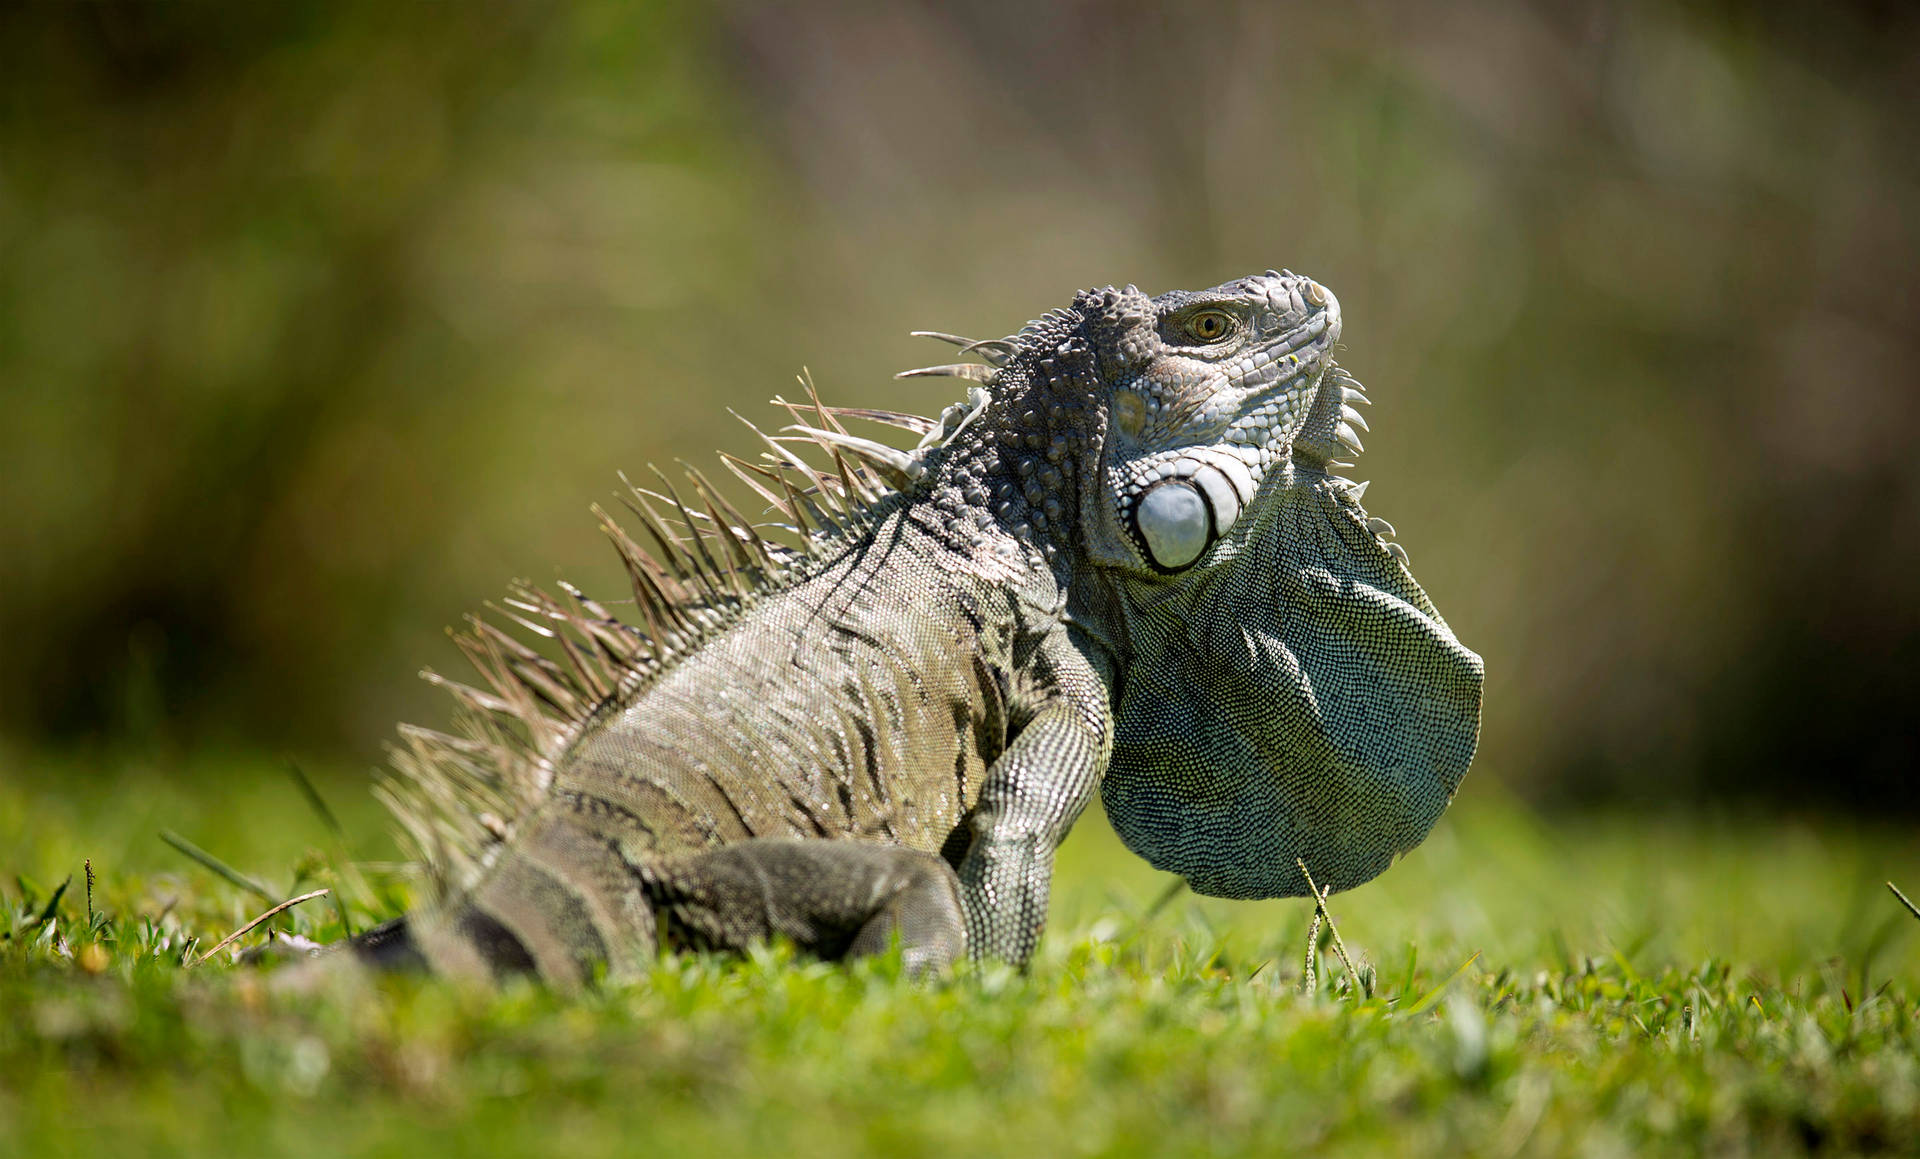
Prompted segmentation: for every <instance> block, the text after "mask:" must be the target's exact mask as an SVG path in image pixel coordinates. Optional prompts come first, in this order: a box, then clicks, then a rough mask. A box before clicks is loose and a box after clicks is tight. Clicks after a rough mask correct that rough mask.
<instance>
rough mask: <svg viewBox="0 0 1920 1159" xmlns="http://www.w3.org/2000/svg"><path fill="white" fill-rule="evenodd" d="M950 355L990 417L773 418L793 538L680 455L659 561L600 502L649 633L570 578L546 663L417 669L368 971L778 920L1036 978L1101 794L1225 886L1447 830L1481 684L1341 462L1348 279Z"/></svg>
mask: <svg viewBox="0 0 1920 1159" xmlns="http://www.w3.org/2000/svg"><path fill="white" fill-rule="evenodd" d="M927 336H928V337H933V338H939V339H943V340H945V341H948V342H952V343H954V344H957V345H958V346H959V347H960V348H961V350H962V352H963V354H965V355H969V356H974V357H977V358H978V359H980V362H979V363H971V362H969V363H962V364H957V365H952V366H939V367H929V368H926V369H923V370H915V371H908V372H906V373H907V374H908V375H950V376H954V377H959V378H963V379H966V380H968V381H969V383H970V384H971V385H970V388H969V390H968V400H967V402H965V403H962V404H957V405H955V406H952V407H949V408H948V409H947V411H946V412H945V414H944V415H942V416H941V417H940V418H939V419H937V420H931V419H922V418H918V417H914V416H909V415H902V414H895V413H891V412H881V411H868V410H849V409H836V408H829V407H826V406H823V405H821V404H820V403H819V401H818V398H817V397H816V398H814V399H813V400H812V402H811V403H810V404H802V405H795V404H785V405H787V406H788V408H789V410H790V411H791V412H792V413H793V414H794V415H795V416H796V423H797V424H798V425H796V426H793V427H789V428H787V429H786V431H785V432H784V433H783V435H781V436H778V437H767V436H764V435H763V436H761V437H762V438H763V439H764V440H765V442H766V444H767V446H768V447H769V448H770V453H769V454H767V455H765V456H763V462H761V463H757V464H756V463H748V462H744V461H742V460H738V459H728V460H727V461H728V464H729V466H730V467H732V468H733V469H734V470H735V472H736V473H737V474H738V475H739V476H740V477H741V478H742V479H743V480H744V481H745V482H746V483H747V484H749V485H750V486H752V487H753V488H754V489H755V490H756V491H758V492H759V493H760V495H761V496H763V497H764V498H765V499H766V501H767V502H768V503H769V504H770V505H771V507H772V508H773V509H775V510H778V511H779V512H782V513H783V514H784V518H785V519H786V520H787V521H788V524H787V528H786V538H787V539H788V540H790V541H792V543H789V544H788V545H786V546H783V545H782V543H781V542H779V541H778V537H775V538H769V537H768V535H765V534H763V531H764V530H765V529H764V528H760V527H756V526H755V525H753V524H752V523H750V522H749V521H748V520H747V519H746V518H745V517H743V516H742V515H741V514H740V513H739V511H738V510H737V509H736V508H735V507H733V506H732V505H730V504H729V503H728V502H727V501H726V500H725V499H723V498H722V497H721V495H720V493H719V492H718V491H717V490H716V489H715V488H713V487H712V486H711V485H710V484H708V483H707V481H706V480H704V479H703V478H701V477H700V476H699V475H698V473H697V472H695V473H692V474H690V479H691V483H690V490H691V497H690V498H682V497H681V496H680V495H678V494H675V493H673V491H672V489H671V487H668V488H667V489H666V491H665V493H657V492H653V491H644V490H641V489H638V488H634V489H632V493H631V495H630V496H629V499H630V503H629V505H630V506H631V507H632V508H633V510H634V513H635V516H636V518H637V520H638V524H637V526H638V527H639V528H640V529H641V530H640V534H641V536H642V537H643V538H644V539H646V540H647V541H648V546H646V547H643V546H641V544H640V543H639V542H638V541H636V539H635V538H633V537H631V536H630V535H629V534H628V532H626V531H625V530H623V529H622V528H621V527H620V526H619V525H617V524H616V523H615V522H614V521H613V520H612V519H611V518H608V517H607V516H606V513H605V512H604V511H599V510H598V509H596V512H597V513H598V514H599V515H600V516H601V519H602V523H603V524H604V528H605V530H606V532H607V534H608V535H609V536H610V537H611V538H612V540H613V542H614V544H615V546H616V547H617V548H618V549H619V553H620V556H621V558H622V559H623V560H624V561H625V564H626V567H627V571H628V573H629V575H630V578H631V581H632V587H633V597H634V599H633V602H634V605H635V614H634V615H633V616H632V617H630V618H629V620H627V621H623V620H620V619H616V618H615V617H613V616H612V615H611V614H609V612H608V611H607V609H606V608H605V607H604V606H603V605H601V604H599V603H597V602H595V601H593V600H592V599H590V598H588V597H587V596H585V595H584V594H582V593H581V592H580V591H578V590H577V589H575V588H573V587H572V586H570V585H566V584H561V585H559V592H558V594H552V593H548V592H545V591H542V590H539V589H536V588H533V587H530V586H524V585H523V586H520V587H518V588H516V589H515V591H514V596H513V598H512V599H510V600H508V601H507V606H505V607H503V608H500V609H497V613H498V615H499V616H502V617H504V618H505V619H507V620H512V621H517V622H518V624H519V626H520V628H522V629H524V630H525V631H527V632H531V633H533V634H535V635H537V636H540V637H544V638H545V639H546V640H547V641H548V643H547V645H546V651H545V652H542V651H538V650H536V649H534V648H532V647H529V646H527V644H525V643H523V642H522V639H521V637H519V636H518V635H516V634H515V633H513V632H510V631H508V630H504V629H503V628H502V627H501V626H499V625H498V624H496V623H495V622H494V621H493V620H489V619H483V618H475V619H474V620H473V621H472V627H471V630H470V631H469V632H468V633H466V634H465V635H463V636H461V637H459V639H460V642H461V645H462V647H463V649H464V651H465V652H466V654H467V655H468V656H469V657H470V658H471V659H472V661H473V663H474V665H475V666H476V667H477V668H478V669H479V671H480V673H481V674H482V675H483V676H484V677H485V680H484V682H483V683H484V685H485V687H484V688H482V687H469V686H465V685H461V684H456V683H453V682H451V681H446V680H443V679H441V678H440V677H438V676H435V675H433V674H432V673H428V677H429V679H433V680H435V681H438V682H440V683H443V684H445V685H446V686H447V687H448V688H449V689H451V690H452V692H453V693H454V695H455V696H456V697H457V698H458V700H459V702H460V705H461V706H462V712H461V714H460V725H459V729H458V732H457V734H446V733H440V732H431V731H428V730H424V729H418V728H403V729H402V736H403V738H404V743H403V745H402V746H401V747H399V748H398V749H397V750H396V754H395V757H396V759H395V765H396V768H397V770H398V774H399V775H398V776H397V777H394V778H391V779H390V780H389V781H388V782H387V783H386V784H385V785H384V786H383V792H384V793H385V795H386V797H387V799H388V802H389V804H390V805H391V806H392V807H393V809H394V812H395V813H396V815H397V816H398V817H399V819H400V821H401V822H402V823H403V825H404V827H405V828H406V830H407V831H408V832H409V833H410V834H411V836H412V837H413V838H414V839H415V841H416V842H417V843H418V844H419V845H420V846H421V847H422V849H421V851H422V852H423V854H424V855H425V856H426V859H427V861H428V863H429V865H431V866H432V867H433V879H434V880H435V881H436V882H437V883H438V888H437V891H436V896H435V897H434V898H433V899H432V900H431V901H430V902H428V903H427V904H425V905H424V906H423V907H422V908H420V909H418V910H417V911H416V912H413V913H411V914H409V915H408V916H406V917H404V918H401V919H399V920H397V921H394V922H391V923H389V924H388V925H386V926H382V927H380V928H379V929H377V930H375V931H372V932H371V933H369V934H366V935H362V937H361V938H359V939H357V940H356V942H355V943H354V945H355V949H356V951H357V953H358V955H359V956H360V957H362V958H363V959H366V960H369V961H372V962H375V963H379V964H384V965H391V966H399V965H420V964H423V963H424V964H426V965H428V966H430V967H432V968H434V969H436V970H439V971H441V972H444V973H449V974H455V975H471V976H477V977H482V978H489V977H501V976H505V975H511V974H522V973H530V974H537V975H538V976H540V977H541V978H543V979H545V980H546V981H548V982H549V983H552V984H557V985H563V986H565V985H576V984H579V983H582V982H584V981H587V980H589V979H591V978H593V977H594V976H596V974H598V973H600V972H605V973H606V974H607V975H610V976H613V977H619V976H623V975H630V974H631V973H633V972H634V971H636V970H637V969H639V968H641V967H643V966H644V965H646V964H647V963H648V962H650V961H651V960H652V959H653V957H654V956H655V955H656V954H657V953H658V951H659V948H660V947H662V946H666V947H689V948H706V949H721V950H737V949H740V948H742V947H744V946H746V945H748V944H750V943H753V942H755V941H758V940H762V939H766V938H769V937H776V936H779V937H786V938H789V939H791V940H792V941H793V942H794V943H795V944H796V945H797V946H798V947H799V948H800V949H801V950H803V951H805V952H809V953H812V954H816V955H819V956H822V957H826V958H839V957H845V956H850V955H860V954H866V953H871V952H874V951H878V950H881V949H883V948H886V947H887V946H889V945H890V944H891V943H892V942H893V941H894V940H895V939H898V941H899V943H900V945H901V946H902V952H903V954H904V957H905V960H906V963H907V964H908V966H909V967H910V968H912V969H915V970H925V969H933V968H939V967H941V966H944V965H945V964H947V963H950V962H951V961H953V960H954V959H956V958H959V957H961V956H963V955H971V956H973V957H976V958H981V957H985V958H998V959H1003V960H1006V961H1009V962H1013V963H1024V962H1025V961H1026V960H1027V958H1028V957H1029V955H1031V954H1032V952H1033V949H1034V945H1035V942H1036V941H1037V940H1038V939H1039V937H1040V933H1041V929H1042V927H1043V926H1044V924H1045V921H1046V910H1047V894H1048V889H1049V884H1050V879H1051V876H1052V870H1053V856H1054V849H1055V847H1056V846H1057V845H1059V843H1060V841H1061V840H1062V839H1063V838H1064V837H1065V835H1066V833H1067V830H1068V829H1069V828H1070V827H1071V826H1072V825H1073V823H1074V821H1075V819H1076V818H1078V817H1079V815H1080V813H1081V811H1082V810H1083V809H1085V808H1086V806H1087V804H1088V802H1089V801H1091V800H1092V798H1093V795H1094V793H1095V791H1096V790H1097V791H1099V792H1100V794H1101V797H1102V799H1103V801H1104V804H1105V807H1106V811H1107V815H1108V817H1109V818H1110V820H1111V821H1112V824H1113V826H1114V828H1115V829H1116V830H1117V831H1118V832H1119V834H1120V836H1121V838H1122V839H1123V840H1124V841H1125V842H1126V844H1127V845H1128V846H1129V847H1130V848H1131V849H1133V850H1134V851H1135V852H1136V853H1138V854H1140V855H1141V856H1143V857H1145V858H1146V859H1147V860H1148V861H1149V862H1151V863H1152V864H1153V865H1155V866H1156V867H1158V868H1161V869H1165V870H1171V871H1172V872H1174V873H1177V874H1180V875H1181V876H1183V877H1184V878H1185V879H1186V880H1187V882H1188V883H1189V884H1191V885H1192V887H1193V888H1194V889H1195V890H1196V891H1198V892H1200V893H1204V894H1211V895H1215V896H1221V897H1234V898H1259V897H1282V896H1303V895H1306V894H1307V893H1308V892H1309V890H1308V886H1307V882H1306V879H1305V876H1304V874H1303V872H1302V869H1301V865H1302V863H1304V865H1305V867H1306V869H1307V870H1308V871H1310V872H1311V873H1312V875H1313V877H1314V880H1315V881H1316V882H1317V883H1319V884H1320V885H1321V887H1322V888H1326V887H1331V888H1332V889H1336V890H1338V889H1346V888H1350V887H1352V886H1355V885H1358V884H1360V883H1361V882H1364V881H1367V880H1369V879H1371V878H1372V877H1373V876H1374V875H1376V874H1378V873H1379V872H1380V871H1381V870H1383V869H1385V868H1386V867H1387V864H1388V863H1389V862H1390V861H1391V860H1392V858H1393V857H1394V856H1395V855H1396V854H1398V853H1401V852H1403V851H1405V850H1408V849H1411V848H1412V847H1413V846H1415V845H1417V844H1418V843H1419V842H1420V841H1421V840H1422V839H1423V838H1424V837H1425V836H1426V834H1427V832H1428V830H1429V829H1430V828H1431V827H1432V826H1433V824H1434V822H1435V821H1436V820H1437V819H1438V818H1439V816H1440V814H1441V812H1442V811H1443V810H1444V809H1445V808H1446V806H1447V803H1448V801H1449V800H1450V799H1451V798H1452V795H1453V792H1454V788H1455V786H1456V785H1457V784H1458V783H1459V781H1460V778H1461V776H1462V775H1464V774H1465V772H1466V770H1467V766H1468V764H1469V762H1470V761H1471V759H1472V757H1473V752H1474V747H1475V744H1476V741H1477V738H1478V733H1479V720H1480V687H1481V673H1482V669H1481V662H1480V658H1479V657H1478V656H1476V655H1475V654H1474V653H1472V652H1470V651H1468V650H1467V649H1466V648H1465V647H1463V646H1461V644H1460V643H1459V641H1457V640H1456V639H1455V638H1454V636H1453V633H1452V631H1451V630H1450V629H1449V628H1448V627H1447V625H1446V623H1445V622H1444V621H1443V620H1442V619H1441V618H1440V615H1439V613H1438V612H1436V611H1435V610H1434V608H1433V605H1432V603H1431V602H1430V601H1429V600H1428V599H1427V596H1426V593H1425V592H1423V591H1422V590H1421V588H1420V586H1419V584H1417V583H1415V582H1414V580H1413V577H1412V576H1411V575H1410V574H1409V573H1408V571H1407V568H1406V553H1405V552H1404V551H1402V550H1401V549H1400V548H1399V546H1398V545H1396V544H1394V543H1392V542H1389V540H1388V537H1390V536H1391V535H1392V528H1391V527H1389V526H1388V525H1387V524H1386V523H1385V522H1384V521H1382V520H1379V519H1370V518H1368V516H1367V514H1366V512H1365V511H1364V510H1363V509H1362V507H1361V505H1360V497H1361V493H1362V491H1363V489H1364V486H1363V485H1359V484H1355V483H1353V482H1351V481H1349V480H1347V479H1345V478H1342V477H1340V476H1339V475H1338V474H1335V473H1334V472H1335V471H1336V470H1337V469H1341V468H1345V467H1348V466H1351V464H1350V463H1343V462H1341V461H1339V460H1340V457H1341V456H1342V455H1345V454H1347V453H1350V452H1358V451H1359V450H1360V440H1359V437H1358V434H1357V432H1356V429H1355V428H1362V429H1364V428H1365V426H1366V423H1365V422H1364V421H1363V420H1362V419H1361V417H1360V415H1359V413H1358V412H1357V411H1356V410H1355V409H1354V404H1358V403H1364V402H1366V401H1367V400H1366V398H1365V396H1364V395H1363V394H1362V393H1361V390H1360V387H1359V384H1358V383H1357V382H1355V381H1354V380H1353V378H1352V377H1350V376H1349V375H1348V374H1347V372H1346V371H1344V370H1342V369H1341V368H1339V367H1338V366H1336V365H1335V364H1334V362H1333V359H1332V351H1333V349H1334V345H1335V343H1336V341H1337V340H1338V338H1339V336H1340V308H1339V304H1338V303H1337V302H1336V301H1335V299H1334V297H1333V295H1332V294H1330V293H1328V292H1327V291H1326V290H1325V289H1324V288H1323V287H1321V286H1320V285H1318V284H1316V283H1315V282H1313V281H1311V280H1310V279H1307V278H1304V277H1300V276H1297V275H1294V274H1291V273H1280V272H1275V271H1272V270H1269V271H1267V272H1266V273H1265V274H1263V275H1258V276H1254V277H1248V278H1242V279H1240V280H1238V281H1233V282H1228V283H1226V284H1225V285H1221V286H1218V287H1215V288H1214V289H1211V290H1205V291H1202V292H1199V293H1186V292H1175V293H1168V294H1163V295H1161V296H1160V297H1158V298H1151V299H1150V298H1148V297H1146V296H1145V295H1144V294H1142V293H1141V292H1140V291H1138V290H1137V289H1135V288H1134V287H1132V286H1128V287H1127V288H1126V289H1124V290H1116V289H1113V288H1111V287H1108V288H1106V289H1101V290H1090V291H1086V292H1083V293H1081V294H1079V295H1078V296H1077V297H1076V298H1075V299H1074V301H1073V304H1072V306H1071V307H1069V308H1067V309H1064V310H1055V311H1053V312H1051V313H1049V314H1046V315H1045V316H1043V317H1041V318H1039V319H1036V320H1035V321H1032V322H1029V323H1028V324H1027V325H1026V327H1025V328H1023V329H1022V330H1021V331H1020V332H1019V333H1017V334H1015V335H1013V336H1011V337H1009V338H1006V339H1002V340H996V341H968V340H966V339H961V338H955V337H953V336H951V335H945V334H929V335H927ZM809 391H811V387H810V386H809ZM776 401H780V400H776ZM848 419H857V420H871V421H877V422H880V423H886V424H892V425H894V426H897V427H901V428H904V429H906V430H909V431H913V432H916V433H918V434H919V435H921V436H922V437H921V439H920V443H919V445H918V446H917V447H915V448H914V449H912V450H910V451H906V450H899V449H896V448H894V447H891V446H888V445H885V444H882V443H879V442H876V441H873V440H869V439H866V438H862V437H859V436H856V435H854V434H851V433H849V432H848V431H847V429H846V427H845V426H844V425H843V420H848ZM796 445H805V446H808V447H809V448H810V449H812V450H813V451H815V452H824V458H825V465H823V466H813V465H809V463H808V462H807V461H805V460H803V459H802V458H801V457H800V456H799V455H797V454H796V453H795V452H794V449H793V448H794V447H795V446H796ZM663 483H664V480H663ZM793 543H797V546H794V545H793Z"/></svg>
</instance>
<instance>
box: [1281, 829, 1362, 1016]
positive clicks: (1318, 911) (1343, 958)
mask: <svg viewBox="0 0 1920 1159" xmlns="http://www.w3.org/2000/svg"><path fill="white" fill-rule="evenodd" d="M1294 864H1295V865H1298V866H1299V867H1300V873H1301V876H1303V877H1305V878H1306V879H1307V888H1308V889H1309V890H1311V891H1312V892H1313V907H1314V919H1315V921H1314V928H1313V930H1312V932H1311V936H1310V937H1309V938H1308V940H1307V959H1308V969H1309V975H1308V976H1309V977H1311V969H1312V959H1313V943H1314V942H1316V941H1318V940H1319V937H1320V930H1319V923H1320V921H1323V920H1324V921H1325V922H1326V923H1327V932H1328V933H1330V934H1332V935H1333V952H1334V953H1336V954H1338V955H1339V956H1340V965H1341V966H1342V967H1343V968H1344V969H1345V970H1346V972H1347V981H1348V982H1349V983H1351V984H1352V986H1353V992H1354V993H1355V994H1360V993H1361V992H1362V991H1363V989H1364V987H1363V986H1362V985H1361V982H1360V971H1358V970H1356V969H1354V968H1353V959H1352V958H1349V957H1347V946H1346V943H1345V942H1342V941H1341V940H1340V927H1339V926H1337V925H1335V924H1334V922H1333V915H1332V914H1330V913H1328V912H1327V895H1328V894H1331V893H1332V892H1333V887H1332V886H1328V887H1327V888H1326V889H1325V890H1322V889H1321V888H1320V887H1319V886H1317V885H1315V884H1314V883H1313V874H1311V873H1309V872H1307V862H1306V859H1305V858H1298V857H1296V858H1295V859H1294Z"/></svg>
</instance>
